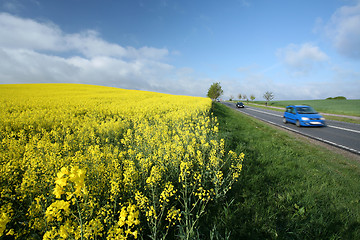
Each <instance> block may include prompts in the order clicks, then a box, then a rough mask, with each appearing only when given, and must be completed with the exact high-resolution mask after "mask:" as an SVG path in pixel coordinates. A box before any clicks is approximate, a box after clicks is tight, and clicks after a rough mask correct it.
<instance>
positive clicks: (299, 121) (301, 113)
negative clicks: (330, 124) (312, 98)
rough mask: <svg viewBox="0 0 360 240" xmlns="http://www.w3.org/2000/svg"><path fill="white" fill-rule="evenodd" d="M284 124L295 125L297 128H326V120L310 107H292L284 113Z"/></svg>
mask: <svg viewBox="0 0 360 240" xmlns="http://www.w3.org/2000/svg"><path fill="white" fill-rule="evenodd" d="M283 122H284V123H288V122H289V123H295V124H296V126H298V127H301V126H325V125H326V123H325V118H324V117H323V116H321V115H320V114H318V113H317V112H316V111H315V110H314V109H313V108H312V107H310V106H306V105H304V106H302V105H301V106H299V105H290V106H287V107H286V110H285V112H284V118H283Z"/></svg>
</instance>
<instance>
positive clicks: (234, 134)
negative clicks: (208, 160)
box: [204, 103, 360, 239]
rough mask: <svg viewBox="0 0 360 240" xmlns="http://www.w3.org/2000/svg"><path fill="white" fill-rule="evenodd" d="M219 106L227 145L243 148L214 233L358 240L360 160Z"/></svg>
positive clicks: (219, 235) (240, 236) (241, 236)
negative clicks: (240, 166) (238, 173)
mask: <svg viewBox="0 0 360 240" xmlns="http://www.w3.org/2000/svg"><path fill="white" fill-rule="evenodd" d="M213 112H214V115H215V116H216V117H218V121H219V131H220V132H219V133H220V136H221V137H222V138H224V139H225V141H226V148H227V150H230V149H232V150H235V151H236V152H238V153H240V152H244V153H245V161H244V165H243V171H242V175H241V179H240V181H239V182H237V184H236V185H235V186H234V188H233V189H232V190H231V191H232V197H231V198H229V199H227V204H225V205H224V208H223V209H217V211H218V213H217V214H211V215H209V216H208V217H209V218H211V217H214V216H218V219H217V221H218V223H219V224H218V226H217V229H216V234H215V237H213V239H224V238H226V237H227V236H228V235H229V234H231V237H230V239H360V191H359V186H360V162H358V161H356V160H351V159H347V158H345V157H343V156H341V155H339V154H336V153H333V152H330V150H327V149H325V148H323V147H320V146H314V145H311V144H310V143H307V142H306V141H307V140H304V139H301V138H300V139H299V138H297V137H295V136H294V135H291V134H289V133H287V132H283V131H280V130H277V129H274V128H273V127H271V126H268V125H267V124H265V123H262V122H260V121H258V120H255V119H253V118H250V117H248V116H245V115H243V114H241V113H240V112H237V111H235V110H233V109H230V108H228V107H226V106H224V105H222V104H218V103H214V108H213ZM205 222H206V221H205ZM204 227H206V226H204Z"/></svg>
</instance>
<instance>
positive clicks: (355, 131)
mask: <svg viewBox="0 0 360 240" xmlns="http://www.w3.org/2000/svg"><path fill="white" fill-rule="evenodd" d="M327 126H328V127H332V128H337V129H341V130H345V131H349V132H354V133H360V131H357V130H353V129H348V128H342V127H336V126H331V125H327Z"/></svg>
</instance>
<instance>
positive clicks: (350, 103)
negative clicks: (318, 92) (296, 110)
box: [254, 99, 360, 116]
mask: <svg viewBox="0 0 360 240" xmlns="http://www.w3.org/2000/svg"><path fill="white" fill-rule="evenodd" d="M254 103H259V104H263V105H264V104H265V102H264V101H255V102H254ZM301 104H306V105H310V106H312V107H313V108H315V109H316V110H317V111H318V112H324V113H334V114H344V115H350V116H360V100H359V99H357V100H296V101H295V100H294V101H271V102H270V103H269V106H274V107H286V106H288V105H301Z"/></svg>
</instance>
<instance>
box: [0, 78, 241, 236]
mask: <svg viewBox="0 0 360 240" xmlns="http://www.w3.org/2000/svg"><path fill="white" fill-rule="evenodd" d="M0 92H1V94H0V104H1V106H2V108H0V193H1V196H0V204H1V206H2V207H1V209H0V216H1V218H0V236H1V234H2V235H4V234H13V235H14V236H15V237H16V238H18V239H23V238H28V239H31V238H33V239H40V238H43V239H136V238H138V237H139V236H142V238H146V236H149V237H150V238H151V239H165V238H168V237H170V236H169V233H170V232H171V233H172V235H171V237H172V238H180V239H190V238H191V239H193V238H196V236H198V228H199V221H200V220H201V217H202V216H203V215H204V214H205V213H206V212H207V206H208V203H209V202H211V201H215V200H216V199H219V198H222V197H224V196H225V195H226V193H227V192H228V191H229V190H230V188H231V185H232V184H233V183H234V182H235V181H236V180H237V178H238V177H239V174H240V172H241V167H242V161H243V158H244V156H243V154H240V155H238V154H236V153H235V152H230V153H225V150H224V149H225V148H224V145H225V141H224V140H221V139H218V135H217V133H218V123H217V120H216V118H214V117H213V116H212V115H211V113H210V109H211V104H212V103H211V100H210V99H206V98H196V97H187V96H172V95H166V94H158V93H150V92H142V91H131V90H123V89H116V88H107V87H99V86H88V85H72V84H39V85H36V84H35V85H26V84H24V85H2V86H0ZM176 236H177V237H176Z"/></svg>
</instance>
